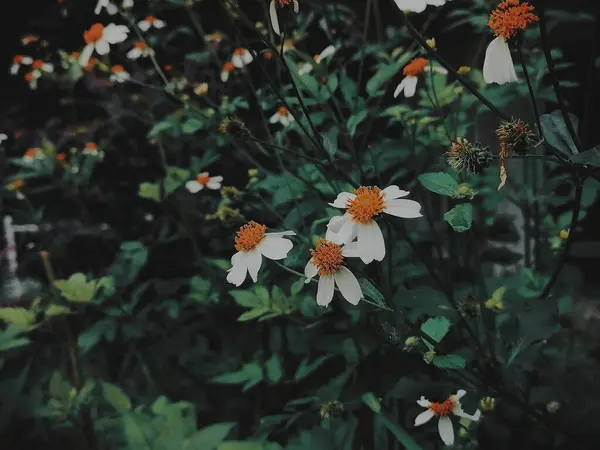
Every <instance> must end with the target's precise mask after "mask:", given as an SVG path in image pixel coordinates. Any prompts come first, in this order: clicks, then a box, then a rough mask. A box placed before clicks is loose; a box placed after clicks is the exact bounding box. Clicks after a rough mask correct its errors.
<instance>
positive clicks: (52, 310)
mask: <svg viewBox="0 0 600 450" xmlns="http://www.w3.org/2000/svg"><path fill="white" fill-rule="evenodd" d="M70 313H71V310H70V309H69V308H67V307H66V306H62V305H50V306H48V309H46V316H47V317H55V316H62V315H64V314H70Z"/></svg>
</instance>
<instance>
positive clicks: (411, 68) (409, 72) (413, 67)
mask: <svg viewBox="0 0 600 450" xmlns="http://www.w3.org/2000/svg"><path fill="white" fill-rule="evenodd" d="M427 64H429V60H428V59H427V58H415V59H413V60H412V61H411V62H409V63H408V64H407V65H406V66H405V67H404V70H403V71H402V73H403V74H404V75H406V76H407V77H416V76H417V75H420V74H421V73H423V71H424V70H425V67H427Z"/></svg>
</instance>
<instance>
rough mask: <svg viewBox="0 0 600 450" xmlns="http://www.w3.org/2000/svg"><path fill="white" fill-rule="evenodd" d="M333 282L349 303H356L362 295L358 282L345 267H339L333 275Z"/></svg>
mask: <svg viewBox="0 0 600 450" xmlns="http://www.w3.org/2000/svg"><path fill="white" fill-rule="evenodd" d="M333 278H334V279H335V283H336V284H337V285H338V288H339V289H340V292H341V293H342V296H343V297H344V298H345V299H346V300H347V301H348V303H350V304H351V305H355V306H356V305H358V302H359V301H360V299H361V298H362V297H363V293H362V290H361V288H360V284H358V280H357V279H356V277H355V276H354V274H353V273H352V272H350V270H349V269H348V268H347V267H343V266H342V267H341V268H340V270H339V271H338V272H336V273H335V274H334V275H333Z"/></svg>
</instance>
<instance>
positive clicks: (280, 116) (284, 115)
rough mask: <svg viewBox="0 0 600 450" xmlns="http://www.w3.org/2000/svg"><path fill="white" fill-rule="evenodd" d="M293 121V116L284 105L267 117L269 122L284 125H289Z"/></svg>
mask: <svg viewBox="0 0 600 450" xmlns="http://www.w3.org/2000/svg"><path fill="white" fill-rule="evenodd" d="M293 121H294V116H292V115H291V114H290V112H289V111H288V109H287V108H286V107H285V106H281V107H280V108H279V109H278V110H277V112H276V113H275V114H273V115H272V116H271V118H270V119H269V123H280V124H281V125H283V126H284V127H287V126H289V125H290V124H291V123H292V122H293Z"/></svg>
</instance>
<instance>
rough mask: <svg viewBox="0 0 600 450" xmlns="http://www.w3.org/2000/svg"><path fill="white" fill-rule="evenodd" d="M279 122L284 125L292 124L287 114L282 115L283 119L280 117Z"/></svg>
mask: <svg viewBox="0 0 600 450" xmlns="http://www.w3.org/2000/svg"><path fill="white" fill-rule="evenodd" d="M279 123H280V124H281V125H283V126H284V127H287V126H289V125H290V119H289V118H288V117H287V116H281V119H279Z"/></svg>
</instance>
